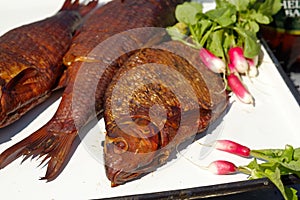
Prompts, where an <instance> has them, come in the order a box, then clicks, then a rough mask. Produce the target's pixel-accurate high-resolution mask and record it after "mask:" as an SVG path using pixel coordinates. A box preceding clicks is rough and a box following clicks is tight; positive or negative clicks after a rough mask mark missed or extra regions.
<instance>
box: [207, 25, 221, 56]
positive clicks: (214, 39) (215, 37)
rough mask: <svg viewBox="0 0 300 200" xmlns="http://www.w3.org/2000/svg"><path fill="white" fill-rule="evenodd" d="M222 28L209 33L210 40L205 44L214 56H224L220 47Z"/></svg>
mask: <svg viewBox="0 0 300 200" xmlns="http://www.w3.org/2000/svg"><path fill="white" fill-rule="evenodd" d="M223 32H224V31H223V30H218V31H215V32H213V33H211V34H210V40H209V42H208V44H207V46H206V47H207V49H208V50H209V51H210V52H211V53H213V54H214V55H215V56H218V57H222V58H224V51H223V48H222V43H223V42H222V39H223Z"/></svg>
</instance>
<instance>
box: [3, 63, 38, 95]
mask: <svg viewBox="0 0 300 200" xmlns="http://www.w3.org/2000/svg"><path fill="white" fill-rule="evenodd" d="M38 73H39V71H38V70H37V69H36V68H33V67H29V68H26V69H24V70H22V71H21V72H20V73H18V74H17V75H16V76H15V77H13V78H12V79H11V80H10V81H9V82H8V83H7V84H6V85H5V90H8V91H11V90H14V91H16V90H18V87H22V85H24V84H26V81H27V80H30V81H33V80H34V77H35V76H36V75H37V74H38Z"/></svg>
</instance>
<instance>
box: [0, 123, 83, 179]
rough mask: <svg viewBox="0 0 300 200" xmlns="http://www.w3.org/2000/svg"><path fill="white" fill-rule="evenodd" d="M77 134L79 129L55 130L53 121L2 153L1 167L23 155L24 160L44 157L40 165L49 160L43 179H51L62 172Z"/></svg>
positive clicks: (0, 156) (0, 155) (0, 158)
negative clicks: (66, 131) (52, 124)
mask: <svg viewBox="0 0 300 200" xmlns="http://www.w3.org/2000/svg"><path fill="white" fill-rule="evenodd" d="M76 135H77V131H72V132H68V134H66V133H61V134H60V133H58V132H56V131H53V130H52V128H51V123H48V124H46V125H45V126H43V127H42V128H40V129H39V130H37V131H36V132H34V133H33V134H31V135H30V136H28V137H27V138H25V139H23V140H22V141H20V142H18V143H17V144H15V145H13V146H12V147H10V148H8V149H6V150H5V151H4V152H3V153H1V154H0V169H2V168H4V167H6V166H7V165H9V164H10V163H11V162H13V161H14V160H16V159H17V158H19V157H21V156H24V159H23V161H25V160H26V159H28V158H29V157H31V156H32V157H33V158H34V157H38V158H41V157H43V160H42V161H41V163H40V165H41V164H43V163H44V162H45V161H47V163H46V164H47V165H48V166H47V172H46V175H45V176H44V177H42V178H41V179H42V180H44V179H46V180H47V181H51V180H53V179H55V178H56V177H57V176H58V175H59V173H60V172H61V170H62V168H63V164H64V161H65V160H66V158H67V156H68V154H69V152H70V150H71V146H72V143H73V142H74V139H75V137H76ZM23 161H22V162H23Z"/></svg>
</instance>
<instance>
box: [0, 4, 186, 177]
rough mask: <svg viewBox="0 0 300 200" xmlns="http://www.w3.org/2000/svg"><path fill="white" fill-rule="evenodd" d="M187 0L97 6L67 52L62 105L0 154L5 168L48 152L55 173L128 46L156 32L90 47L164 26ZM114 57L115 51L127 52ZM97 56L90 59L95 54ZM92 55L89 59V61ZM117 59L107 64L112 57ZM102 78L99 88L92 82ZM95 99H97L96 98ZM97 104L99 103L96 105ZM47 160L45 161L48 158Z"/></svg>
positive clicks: (50, 170)
mask: <svg viewBox="0 0 300 200" xmlns="http://www.w3.org/2000/svg"><path fill="white" fill-rule="evenodd" d="M182 2H184V0H168V1H166V0H124V1H121V0H114V1H112V2H110V3H107V4H106V5H104V6H102V7H100V8H99V9H97V10H95V11H94V12H93V13H92V14H91V15H90V16H89V17H88V18H87V20H86V21H85V23H84V25H83V27H82V29H81V32H80V34H78V35H77V36H76V37H75V39H74V40H73V43H72V45H71V48H70V50H69V51H68V52H67V54H66V55H65V57H64V63H65V64H66V65H67V67H68V69H67V71H66V74H65V75H67V76H64V79H63V81H62V82H63V83H65V84H67V86H66V88H65V90H64V93H63V95H62V99H61V102H60V105H59V107H58V110H57V112H56V113H55V114H54V116H53V118H52V119H51V120H50V121H49V122H48V123H47V124H45V125H44V126H43V127H42V128H40V129H39V130H37V131H36V132H34V133H33V134H32V135H30V136H29V137H27V138H25V139H24V140H22V141H20V142H19V143H17V144H15V145H13V146H12V147H10V148H9V149H7V150H5V151H4V152H3V153H2V154H1V155H0V168H3V167H5V166H6V165H8V164H9V163H11V162H12V161H14V160H15V159H16V158H18V157H20V156H22V155H25V156H26V157H25V158H28V157H30V156H41V155H46V156H45V159H44V160H43V161H45V160H47V159H48V158H49V160H48V167H47V172H46V175H45V177H44V178H43V179H47V180H48V181H50V180H53V179H55V178H56V177H57V176H58V175H59V173H60V171H61V169H62V166H63V164H65V162H66V156H67V155H68V154H69V151H70V148H71V146H72V144H73V141H74V139H75V137H76V136H77V134H78V132H79V131H80V129H81V128H82V127H83V126H84V125H85V124H86V123H87V122H88V121H89V120H90V119H91V118H94V117H96V114H98V113H99V112H101V111H102V110H103V97H104V92H105V90H106V88H107V85H108V83H109V82H110V81H111V79H112V77H113V75H114V74H115V72H116V70H117V69H118V66H119V65H120V64H122V62H123V60H126V58H127V55H126V54H125V53H126V51H127V50H128V49H127V47H128V48H129V49H135V48H137V47H141V46H142V45H143V44H145V43H146V42H148V41H147V40H146V39H145V38H151V33H147V32H145V34H140V36H139V37H140V38H135V37H131V36H130V35H129V36H128V37H123V39H122V41H119V40H118V38H117V39H116V40H115V42H110V43H109V45H106V46H105V45H104V46H103V47H102V49H98V52H96V55H94V56H93V55H91V51H92V50H93V49H94V48H95V47H97V46H98V45H100V44H101V43H102V42H104V41H105V40H106V39H108V38H110V37H111V36H113V35H114V34H117V33H120V32H123V31H127V30H130V29H134V28H139V27H153V26H156V27H165V26H169V25H172V24H174V23H175V22H176V20H175V14H174V11H175V7H176V5H177V4H179V3H182ZM122 54H124V55H123V56H121V58H120V59H118V60H114V55H119V56H120V55H122ZM93 59H95V60H94V61H97V62H94V61H92V62H91V61H90V60H93ZM84 61H87V62H84ZM110 62H113V64H110V65H109V66H107V63H110ZM95 82H96V83H97V82H98V87H97V90H96V92H94V93H93V89H92V87H91V85H95ZM95 100H96V102H95ZM95 107H96V108H95ZM43 161H42V162H43Z"/></svg>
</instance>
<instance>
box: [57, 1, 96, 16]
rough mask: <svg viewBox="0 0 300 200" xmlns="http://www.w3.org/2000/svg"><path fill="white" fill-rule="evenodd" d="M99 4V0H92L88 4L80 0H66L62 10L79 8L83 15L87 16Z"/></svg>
mask: <svg viewBox="0 0 300 200" xmlns="http://www.w3.org/2000/svg"><path fill="white" fill-rule="evenodd" d="M97 5H98V0H90V1H89V3H88V4H86V5H82V4H80V3H79V0H75V1H74V2H73V1H72V0H65V2H64V4H63V6H62V8H61V9H60V11H63V10H78V11H79V13H80V15H81V16H85V15H86V14H88V13H89V12H90V11H91V10H92V9H94V8H95V7H96V6H97Z"/></svg>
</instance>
